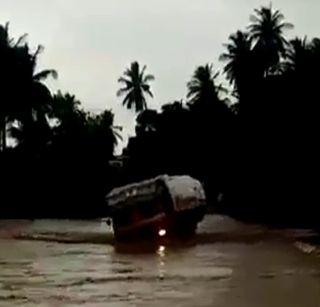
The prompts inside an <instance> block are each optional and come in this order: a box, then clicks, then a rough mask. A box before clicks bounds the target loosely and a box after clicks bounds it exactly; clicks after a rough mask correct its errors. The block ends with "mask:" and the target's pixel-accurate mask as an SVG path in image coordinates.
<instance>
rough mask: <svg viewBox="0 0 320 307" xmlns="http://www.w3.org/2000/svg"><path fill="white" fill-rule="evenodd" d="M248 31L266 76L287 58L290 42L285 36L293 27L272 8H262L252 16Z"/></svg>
mask: <svg viewBox="0 0 320 307" xmlns="http://www.w3.org/2000/svg"><path fill="white" fill-rule="evenodd" d="M250 19H251V22H252V23H251V24H250V25H249V27H248V29H249V32H250V38H251V39H252V41H253V43H254V50H255V51H256V52H257V54H258V56H259V57H260V66H261V70H262V71H263V73H264V75H268V74H269V73H270V72H271V70H272V68H274V67H275V66H276V65H277V64H279V62H280V59H281V57H285V56H286V51H287V46H288V42H287V40H286V39H285V38H284V36H283V34H284V32H285V31H286V30H289V29H292V28H293V25H292V24H291V23H287V22H285V21H284V15H283V14H282V13H281V12H280V11H278V10H273V8H272V6H271V5H270V7H264V6H263V7H261V8H260V9H256V10H255V15H252V16H251V18H250Z"/></svg>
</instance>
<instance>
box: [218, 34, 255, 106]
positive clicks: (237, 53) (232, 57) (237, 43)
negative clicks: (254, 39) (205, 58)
mask: <svg viewBox="0 0 320 307" xmlns="http://www.w3.org/2000/svg"><path fill="white" fill-rule="evenodd" d="M224 46H225V48H226V49H227V51H226V52H225V53H223V54H222V55H221V56H220V61H223V62H226V65H225V67H224V72H225V74H226V77H227V79H228V80H229V81H230V83H231V85H233V86H234V94H235V96H236V97H237V98H238V99H239V100H242V99H243V98H245V97H243V96H246V94H247V92H248V91H249V90H250V89H249V88H250V87H251V86H250V81H251V80H252V78H253V70H254V67H253V66H254V56H253V52H252V49H251V46H252V43H251V39H250V37H249V34H248V33H245V32H242V31H237V32H236V33H235V34H232V35H230V36H229V43H228V44H225V45H224Z"/></svg>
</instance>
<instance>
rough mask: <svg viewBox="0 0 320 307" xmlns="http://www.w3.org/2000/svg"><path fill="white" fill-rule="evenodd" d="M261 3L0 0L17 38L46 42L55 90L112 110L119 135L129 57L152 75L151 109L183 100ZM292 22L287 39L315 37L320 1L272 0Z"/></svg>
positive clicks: (130, 122)
mask: <svg viewBox="0 0 320 307" xmlns="http://www.w3.org/2000/svg"><path fill="white" fill-rule="evenodd" d="M269 3H270V2H269V1H261V0H0V22H1V23H2V24H4V23H5V22H6V21H9V22H10V28H11V33H12V35H13V36H14V37H18V36H19V35H21V34H24V33H28V34H29V42H30V44H31V45H32V46H34V47H36V45H37V44H41V45H43V46H45V52H44V53H43V54H42V55H41V61H40V68H41V69H44V68H54V69H56V70H58V72H59V80H58V81H54V82H50V83H49V86H50V87H51V89H52V90H54V91H56V90H57V89H61V90H62V91H68V92H70V93H73V94H75V95H76V96H77V97H78V98H79V99H80V100H81V101H82V103H83V105H84V107H85V108H86V109H87V110H91V111H100V110H103V109H105V108H108V109H112V110H113V111H114V113H115V114H116V124H120V125H122V126H123V127H124V138H125V139H126V138H127V137H128V135H129V134H132V133H133V127H134V118H135V116H134V114H133V112H129V111H126V110H125V109H124V108H123V107H122V106H121V101H120V100H119V99H118V98H117V97H116V91H117V89H118V84H117V79H118V77H119V76H120V75H121V74H122V72H123V71H124V69H125V68H126V67H127V66H128V65H129V64H130V62H132V61H134V60H138V61H139V62H140V63H141V64H146V65H147V66H148V71H149V72H150V73H152V74H154V75H155V77H156V81H155V82H154V86H153V91H154V94H155V98H154V100H153V101H150V103H149V106H150V107H159V106H160V105H161V104H164V103H168V102H172V101H173V100H174V99H181V98H183V97H185V95H186V83H187V81H188V80H189V79H190V76H191V74H192V72H193V70H194V69H195V67H196V66H197V65H200V64H205V63H207V62H212V63H213V64H214V66H215V67H216V68H217V69H219V68H220V67H221V63H219V62H218V58H219V55H220V54H221V52H222V50H223V47H222V44H223V43H225V42H226V41H227V38H228V36H229V34H231V33H233V32H234V31H236V30H238V29H244V28H245V27H246V25H247V24H248V21H249V15H250V14H251V13H252V11H253V9H254V8H257V7H260V6H261V5H266V4H269ZM273 6H274V7H275V8H278V9H280V10H281V11H282V12H283V14H284V15H285V16H286V18H287V20H288V21H290V22H292V23H294V25H295V29H294V30H293V31H290V36H296V35H299V36H304V35H308V36H310V37H312V36H320V20H319V12H320V1H319V0H274V1H273Z"/></svg>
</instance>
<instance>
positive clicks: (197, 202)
mask: <svg viewBox="0 0 320 307" xmlns="http://www.w3.org/2000/svg"><path fill="white" fill-rule="evenodd" d="M160 182H162V183H164V184H165V186H166V187H167V189H168V192H169V194H170V196H171V198H172V201H173V205H174V207H175V210H176V211H182V210H185V209H192V208H195V207H198V206H201V205H203V204H205V193H204V190H203V187H202V185H201V183H200V182H199V181H198V180H196V179H194V178H192V177H190V176H168V175H161V176H158V177H156V178H153V179H149V180H145V181H141V182H138V183H133V184H129V185H126V186H123V187H120V188H115V189H113V190H112V191H111V192H110V193H109V195H108V196H107V199H108V202H109V205H110V206H111V207H118V206H122V205H121V204H123V203H125V202H126V201H127V200H128V199H130V198H131V197H146V199H148V198H149V197H150V198H152V197H153V195H154V193H155V192H156V190H157V184H158V183H160Z"/></svg>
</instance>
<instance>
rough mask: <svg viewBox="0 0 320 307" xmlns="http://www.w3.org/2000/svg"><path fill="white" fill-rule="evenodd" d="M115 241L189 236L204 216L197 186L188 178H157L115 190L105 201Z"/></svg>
mask: <svg viewBox="0 0 320 307" xmlns="http://www.w3.org/2000/svg"><path fill="white" fill-rule="evenodd" d="M106 200H107V203H108V205H109V209H110V213H111V219H112V225H113V230H114V235H115V238H116V239H117V240H122V241H123V240H132V239H134V238H138V237H148V238H157V237H166V236H190V235H192V234H194V233H195V231H196V228H197V225H198V223H199V222H200V221H201V220H202V219H203V217H204V215H205V213H206V206H207V204H206V197H205V192H204V189H203V187H202V185H201V183H200V182H199V181H198V180H196V179H194V178H192V177H190V176H168V175H161V176H158V177H156V178H153V179H150V180H145V181H142V182H138V183H133V184H130V185H127V186H123V187H119V188H115V189H114V190H112V191H111V192H110V193H109V194H108V195H107V197H106Z"/></svg>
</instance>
